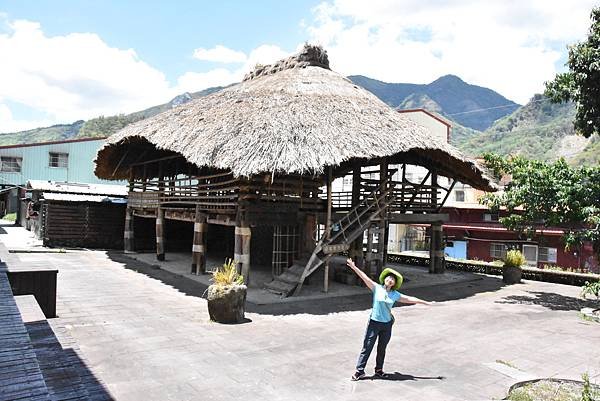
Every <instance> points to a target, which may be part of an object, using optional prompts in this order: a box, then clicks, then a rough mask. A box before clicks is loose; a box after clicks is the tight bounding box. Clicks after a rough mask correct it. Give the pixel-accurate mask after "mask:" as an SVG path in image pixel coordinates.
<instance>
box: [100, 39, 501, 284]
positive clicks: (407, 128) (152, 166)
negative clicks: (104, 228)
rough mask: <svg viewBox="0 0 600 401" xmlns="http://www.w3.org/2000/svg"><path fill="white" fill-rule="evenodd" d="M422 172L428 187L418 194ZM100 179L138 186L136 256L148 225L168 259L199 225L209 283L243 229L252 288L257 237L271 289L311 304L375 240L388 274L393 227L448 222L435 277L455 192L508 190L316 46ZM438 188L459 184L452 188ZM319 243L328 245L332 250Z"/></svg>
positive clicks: (184, 113) (114, 152)
mask: <svg viewBox="0 0 600 401" xmlns="http://www.w3.org/2000/svg"><path fill="white" fill-rule="evenodd" d="M411 164H416V165H421V166H423V167H425V168H426V169H427V170H428V173H427V175H426V176H425V177H421V178H419V179H418V182H413V181H412V180H411V178H410V177H409V176H410V175H411V174H409V173H407V171H408V165H411ZM400 171H401V172H402V173H401V174H400ZM349 174H352V190H351V191H336V193H333V190H332V182H333V180H334V179H335V178H338V177H342V176H347V175H349ZM96 175H97V176H98V177H100V178H106V179H128V180H129V182H130V184H129V197H128V207H127V214H126V222H125V233H124V239H125V248H126V250H134V249H135V246H134V243H135V242H134V237H135V235H134V231H135V229H134V227H135V226H136V224H134V221H137V222H138V224H140V221H141V220H140V219H142V220H143V219H145V221H148V219H149V218H152V219H156V224H155V227H156V253H157V257H158V258H159V259H161V260H162V259H163V258H164V254H165V236H167V235H171V236H173V235H179V236H180V237H181V236H182V234H181V233H182V232H183V231H182V230H184V228H182V227H178V228H177V229H173V225H171V228H169V224H167V223H168V221H171V222H173V221H176V220H177V221H180V222H181V221H184V222H194V225H193V228H194V233H193V245H192V244H190V246H192V249H193V256H192V259H193V263H192V271H193V272H199V271H204V266H205V259H204V258H205V256H206V252H207V251H206V249H207V243H210V241H208V240H207V236H208V237H211V235H212V237H211V238H212V239H213V240H215V238H217V237H219V236H221V237H219V238H218V239H217V240H218V246H217V247H216V248H218V249H229V248H227V243H226V237H227V235H225V234H223V232H222V231H221V234H219V232H220V231H219V230H221V229H222V228H223V226H229V228H231V226H235V230H234V233H235V238H234V244H230V245H231V247H230V248H232V249H233V251H231V252H229V251H228V252H229V254H231V253H233V257H234V259H235V260H237V261H238V263H239V264H240V265H242V272H243V273H244V276H245V277H246V279H247V278H248V271H249V266H250V253H251V252H250V248H251V246H250V237H251V232H252V231H253V230H254V234H252V235H254V238H255V239H253V241H252V243H253V244H254V243H259V244H260V246H257V247H255V248H256V249H255V251H257V252H255V251H252V254H253V255H256V254H257V253H258V254H259V257H261V255H264V253H265V252H267V253H268V256H269V257H271V256H272V258H271V259H270V260H271V263H272V267H273V270H272V275H273V277H275V276H277V277H280V278H281V280H280V281H277V280H274V282H273V284H272V285H271V284H270V287H269V288H271V289H272V290H274V291H276V292H278V293H282V294H289V293H290V291H292V290H293V289H294V288H296V291H299V288H300V287H301V284H302V282H303V281H304V280H305V278H306V277H308V275H310V274H312V273H313V272H314V271H315V270H316V269H317V268H318V267H319V266H321V265H323V264H325V265H327V260H329V259H328V258H329V257H330V255H332V254H334V253H336V252H344V251H348V250H352V249H353V250H354V251H355V252H358V253H359V254H362V253H363V250H364V246H363V245H364V244H363V238H364V235H363V234H364V233H365V232H367V238H368V240H367V243H366V248H367V250H366V254H367V256H365V261H366V262H365V263H366V264H365V266H367V265H368V266H375V265H376V266H377V267H376V269H372V271H371V273H373V274H375V273H376V271H377V269H380V268H381V267H382V266H383V264H385V255H386V249H387V245H386V242H385V241H386V238H387V236H386V232H387V227H388V225H389V223H390V222H391V221H393V222H395V223H401V222H408V221H411V222H421V223H431V224H432V225H433V224H434V223H435V224H436V226H435V227H434V228H435V229H433V230H432V231H433V233H434V234H435V235H434V234H432V244H434V245H432V247H431V249H432V259H431V260H432V271H435V272H440V271H443V266H442V265H441V264H440V260H443V250H440V247H441V246H442V243H443V241H442V240H441V238H442V237H441V223H440V221H442V219H443V216H441V214H440V208H441V205H442V204H443V203H444V201H445V200H446V199H447V198H448V196H449V195H450V193H451V191H452V188H453V186H454V183H455V182H456V181H457V180H459V181H462V182H464V183H467V184H470V185H472V186H473V187H475V188H478V189H483V190H494V189H495V185H494V183H493V182H492V179H491V178H490V176H488V174H487V173H486V172H485V170H483V169H482V168H481V167H480V166H478V165H477V164H476V163H475V162H474V161H472V160H469V159H467V158H466V157H464V156H463V155H462V154H460V152H458V151H457V150H456V149H455V148H454V147H452V146H451V145H449V144H447V143H446V142H443V141H442V140H441V139H436V137H435V136H433V135H431V133H430V131H428V130H427V129H426V128H425V127H423V126H420V125H418V124H417V123H416V122H414V121H411V120H409V119H408V118H406V117H405V116H404V115H403V114H401V113H398V112H397V111H396V110H394V109H393V108H391V107H389V106H388V105H386V104H385V103H383V102H382V101H381V100H379V99H378V98H377V97H375V96H374V95H373V94H371V93H370V92H368V91H366V90H364V89H362V88H360V87H358V86H357V85H355V84H354V83H352V82H351V81H350V80H348V79H347V78H345V77H343V76H341V75H339V74H337V73H335V72H333V71H331V70H330V69H329V61H328V59H327V53H326V52H325V51H324V50H323V49H321V48H320V47H315V46H308V45H306V46H305V47H304V49H303V50H302V51H301V52H300V53H299V54H297V55H295V56H292V57H289V58H287V59H284V60H281V61H279V62H277V63H275V64H273V65H268V66H258V67H257V68H256V69H255V70H254V71H253V72H251V73H249V74H248V75H247V76H246V78H245V79H244V80H243V82H241V83H239V84H236V85H233V86H230V87H228V88H226V89H224V90H222V91H220V92H217V93H214V94H211V95H209V96H206V97H203V98H199V99H196V100H193V101H191V102H189V103H186V104H183V105H181V106H178V107H176V108H174V109H172V110H169V111H166V112H164V113H162V114H159V115H156V116H154V117H152V118H148V119H146V120H142V121H139V122H137V123H134V124H131V125H129V126H127V127H126V128H124V129H123V130H121V131H120V132H118V133H117V134H115V135H113V136H111V137H110V138H108V140H107V142H106V144H105V146H104V147H102V148H101V149H100V150H99V152H98V155H97V160H96ZM438 175H440V176H446V177H449V178H451V181H452V180H453V181H452V182H451V183H450V182H448V184H447V185H443V183H442V182H441V181H438ZM413 179H414V177H413ZM324 184H327V190H326V191H323V190H322V187H323V186H324ZM325 192H326V193H325ZM444 194H445V196H444ZM440 195H441V196H440ZM334 199H335V201H334ZM442 199H443V200H442ZM440 201H441V202H440ZM340 216H344V217H341V218H340ZM392 217H393V220H392ZM336 218H339V220H337V222H334V219H336ZM136 219H137V220H136ZM417 220H418V221H417ZM323 223H325V224H323ZM208 225H212V226H214V227H213V228H211V229H210V230H209V229H208ZM188 226H189V224H188ZM217 226H218V227H217ZM321 226H324V227H322V228H321V229H319V227H321ZM138 231H139V232H140V233H141V234H145V233H148V231H149V230H147V229H138ZM208 231H211V233H212V234H211V235H208V234H207V232H208ZM170 233H171V234H170ZM173 233H176V234H173ZM315 233H317V234H318V233H323V236H322V238H321V239H320V240H319V242H318V243H317V242H315ZM261 235H263V237H262V238H261V237H260V236H261ZM229 237H233V236H232V235H229ZM137 238H138V239H141V238H140V236H138V237H137ZM138 239H136V241H138ZM172 239H173V238H172V237H171V239H170V240H168V241H166V243H167V244H168V243H169V241H171V243H173V241H172ZM207 241H208V242H207ZM270 247H271V248H270ZM268 249H272V252H271V251H268ZM265 250H267V251H265ZM257 259H258V258H257ZM255 260H256V259H255ZM292 263H294V264H293V265H292ZM290 266H292V267H290ZM366 268H367V267H366ZM367 269H368V268H367ZM325 271H326V272H327V269H325ZM326 276H327V274H326ZM325 282H326V283H327V280H326V281H325ZM326 288H327V287H326Z"/></svg>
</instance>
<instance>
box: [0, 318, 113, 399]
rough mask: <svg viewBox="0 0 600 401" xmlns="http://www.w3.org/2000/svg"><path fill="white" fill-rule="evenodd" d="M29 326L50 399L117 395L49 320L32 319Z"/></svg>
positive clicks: (29, 332) (32, 343)
mask: <svg viewBox="0 0 600 401" xmlns="http://www.w3.org/2000/svg"><path fill="white" fill-rule="evenodd" d="M25 327H26V328H27V332H28V334H29V338H30V339H31V345H32V346H33V349H34V352H35V354H36V358H37V362H38V365H39V367H40V371H41V373H42V376H43V377H44V381H45V383H46V387H47V388H48V392H49V394H50V399H52V400H59V399H61V400H62V399H67V398H68V399H81V400H84V399H85V400H95V401H110V400H113V399H114V398H113V397H112V396H111V395H110V393H109V391H108V390H107V389H106V387H105V386H104V384H103V383H102V382H101V381H100V380H99V379H98V378H97V377H96V376H95V375H94V373H93V372H92V371H91V370H90V369H89V367H88V365H87V363H86V362H85V361H83V360H81V359H80V357H79V355H78V354H77V352H76V351H75V350H74V349H73V348H70V347H68V345H67V346H66V347H65V348H63V344H61V342H60V341H59V340H58V339H57V338H56V335H55V333H54V331H53V330H52V328H51V327H50V325H49V324H48V322H47V321H46V320H40V321H35V322H28V323H25ZM0 398H1V397H0ZM36 399H37V398H36Z"/></svg>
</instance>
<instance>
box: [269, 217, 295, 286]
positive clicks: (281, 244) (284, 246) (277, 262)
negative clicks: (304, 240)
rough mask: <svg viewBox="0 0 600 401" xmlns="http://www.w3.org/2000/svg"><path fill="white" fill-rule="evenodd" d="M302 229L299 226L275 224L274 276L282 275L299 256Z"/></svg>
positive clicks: (272, 263) (272, 264)
mask: <svg viewBox="0 0 600 401" xmlns="http://www.w3.org/2000/svg"><path fill="white" fill-rule="evenodd" d="M299 237H300V230H299V229H298V227H297V226H275V227H274V229H273V258H272V262H271V266H272V274H273V277H275V276H279V275H281V274H282V273H283V272H284V271H285V270H286V269H287V268H288V267H290V266H291V265H292V263H294V259H296V258H297V257H298V241H299Z"/></svg>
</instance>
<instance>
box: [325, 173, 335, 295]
mask: <svg viewBox="0 0 600 401" xmlns="http://www.w3.org/2000/svg"><path fill="white" fill-rule="evenodd" d="M332 182H333V168H332V167H331V166H329V169H328V171H327V221H326V223H325V239H326V240H329V238H331V204H332V201H333V200H332V193H331V189H332V188H331V184H332ZM323 291H324V292H328V291H329V258H327V260H326V261H325V273H324V277H323Z"/></svg>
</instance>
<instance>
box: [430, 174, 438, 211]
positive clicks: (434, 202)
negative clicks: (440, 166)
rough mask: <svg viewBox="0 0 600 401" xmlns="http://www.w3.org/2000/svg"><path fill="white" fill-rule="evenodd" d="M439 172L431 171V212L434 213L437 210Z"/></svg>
mask: <svg viewBox="0 0 600 401" xmlns="http://www.w3.org/2000/svg"><path fill="white" fill-rule="evenodd" d="M437 191H438V189H437V171H436V170H435V169H431V210H432V213H434V211H435V210H436V209H437V202H438V199H437Z"/></svg>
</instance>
